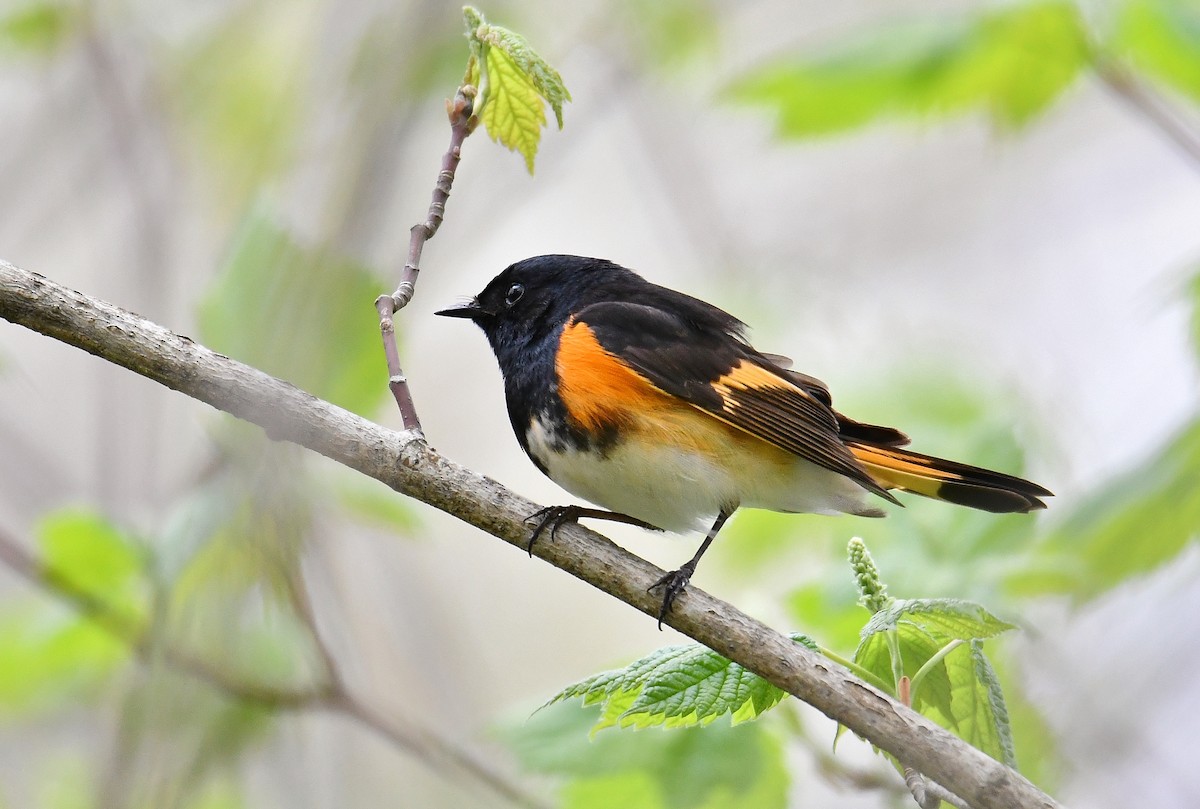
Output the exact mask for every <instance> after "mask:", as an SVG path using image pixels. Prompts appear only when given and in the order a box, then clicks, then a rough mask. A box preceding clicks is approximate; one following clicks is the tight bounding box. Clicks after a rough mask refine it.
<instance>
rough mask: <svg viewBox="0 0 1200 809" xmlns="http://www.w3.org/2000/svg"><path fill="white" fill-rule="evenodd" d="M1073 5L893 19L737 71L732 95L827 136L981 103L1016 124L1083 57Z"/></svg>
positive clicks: (1069, 78) (1037, 108)
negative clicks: (815, 51) (816, 54)
mask: <svg viewBox="0 0 1200 809" xmlns="http://www.w3.org/2000/svg"><path fill="white" fill-rule="evenodd" d="M1088 59H1089V55H1088V48H1087V40H1086V35H1085V30H1084V26H1083V22H1082V20H1081V19H1080V17H1079V13H1078V11H1077V10H1076V8H1075V6H1074V4H1072V3H1067V2H1054V1H1053V0H1051V1H1048V2H1047V1H1043V2H1032V3H1024V4H1019V5H1012V6H1002V7H999V8H990V9H988V10H987V11H982V12H978V13H976V14H974V15H972V16H969V17H963V18H959V19H951V20H948V19H945V18H939V19H927V20H920V21H916V22H914V23H910V24H907V25H905V24H897V23H891V24H888V25H887V26H886V27H884V28H881V29H879V30H876V31H873V32H870V33H869V34H867V35H864V36H862V37H860V38H858V39H857V40H855V41H852V42H847V43H839V44H838V45H836V46H832V47H831V48H830V49H829V52H828V53H827V54H826V55H825V56H823V57H820V58H812V57H809V56H803V57H799V58H797V57H788V58H786V59H783V60H781V61H778V62H775V63H772V64H768V65H767V66H765V67H763V68H760V69H757V70H754V71H752V72H750V73H749V74H747V75H745V76H743V77H741V78H740V79H738V80H737V81H736V82H735V83H734V84H733V85H732V86H731V88H730V91H729V93H730V96H731V97H732V98H733V99H734V100H737V101H741V102H744V103H749V104H756V105H762V106H767V107H770V108H773V109H774V110H775V111H776V113H777V115H778V127H779V131H780V134H781V135H783V136H785V137H793V138H795V137H811V136H814V135H827V134H832V133H835V132H841V131H845V130H848V129H852V128H855V127H859V126H862V125H864V124H867V123H869V122H872V121H876V120H878V119H880V118H884V117H887V116H910V117H911V116H918V117H945V116H952V115H958V114H962V113H965V112H969V111H972V110H984V111H986V112H987V113H988V114H989V115H990V116H991V118H992V120H993V122H995V123H996V124H997V125H999V126H1003V127H1011V128H1015V127H1019V126H1022V125H1024V124H1026V123H1028V122H1029V121H1030V120H1032V119H1033V118H1034V117H1035V116H1036V115H1037V114H1038V113H1040V112H1041V111H1042V110H1044V109H1045V108H1046V107H1047V106H1048V105H1049V104H1050V103H1051V102H1053V101H1054V99H1055V98H1057V97H1058V96H1059V95H1060V94H1061V93H1062V92H1063V91H1064V90H1065V89H1066V88H1067V87H1068V86H1070V84H1071V83H1072V82H1073V81H1074V79H1075V78H1076V77H1077V76H1078V74H1079V73H1080V71H1081V70H1082V69H1083V68H1084V67H1085V66H1086V65H1087V64H1088Z"/></svg>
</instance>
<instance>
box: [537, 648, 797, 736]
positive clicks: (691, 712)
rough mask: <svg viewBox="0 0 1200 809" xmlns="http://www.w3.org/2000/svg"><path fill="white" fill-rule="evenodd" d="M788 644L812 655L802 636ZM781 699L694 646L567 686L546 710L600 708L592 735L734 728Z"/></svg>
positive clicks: (752, 676) (770, 688) (658, 654)
mask: <svg viewBox="0 0 1200 809" xmlns="http://www.w3.org/2000/svg"><path fill="white" fill-rule="evenodd" d="M791 637H792V639H793V640H795V641H796V642H797V643H801V644H803V645H805V646H807V647H809V648H810V649H812V650H813V651H817V646H816V644H815V643H813V641H811V640H810V639H809V638H807V637H805V636H803V635H792V636H791ZM785 696H786V694H785V693H784V692H783V691H781V690H780V689H778V688H776V687H775V686H773V685H771V684H770V683H768V682H767V681H766V680H764V679H762V678H761V677H759V676H758V675H757V674H753V673H751V672H749V671H746V670H745V669H744V668H742V667H741V666H740V665H738V664H737V663H734V662H732V661H730V660H729V659H727V658H725V657H722V656H721V655H719V654H717V653H716V652H714V651H713V650H711V649H709V648H708V647H707V646H703V645H701V644H698V643H692V644H684V645H682V646H668V647H666V648H663V649H659V650H657V651H655V652H653V653H651V654H649V655H647V656H646V657H643V658H641V659H640V660H637V661H634V662H633V663H631V664H630V665H629V666H628V667H626V668H624V669H618V670H614V671H606V672H602V673H600V674H596V675H593V676H591V677H588V678H587V679H585V680H581V681H580V682H578V683H575V684H573V685H569V686H567V687H566V688H564V689H563V690H562V691H560V692H559V693H557V694H555V695H554V696H553V697H552V698H551V699H550V701H549V702H547V703H546V704H547V705H552V704H554V703H556V702H560V701H562V700H566V699H575V698H579V699H582V700H583V704H584V705H594V704H597V703H603V709H602V710H601V713H600V719H599V720H598V721H597V723H596V725H595V727H593V728H592V732H593V733H595V732H597V731H600V730H603V729H604V728H606V727H611V726H613V725H616V726H619V727H635V728H645V727H652V726H655V725H662V726H665V727H690V726H692V725H707V724H708V723H710V722H712V721H713V720H715V719H717V718H718V717H720V716H724V715H725V714H729V715H730V721H731V723H732V724H734V725H736V724H739V723H741V722H745V721H747V720H749V719H754V718H756V717H758V716H760V715H761V714H762V713H764V712H765V711H768V710H770V709H771V708H773V707H775V705H777V704H778V703H779V701H780V700H782V699H783V698H784V697H785Z"/></svg>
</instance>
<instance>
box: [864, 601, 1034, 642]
mask: <svg viewBox="0 0 1200 809" xmlns="http://www.w3.org/2000/svg"><path fill="white" fill-rule="evenodd" d="M902 622H903V623H910V624H913V625H914V626H917V627H919V628H920V629H921V630H922V631H924V632H925V633H927V634H928V635H929V636H930V637H932V638H934V639H935V640H937V641H941V642H943V643H945V642H949V641H952V640H985V639H987V638H993V637H995V636H996V635H999V634H1001V633H1002V632H1007V631H1008V630H1010V629H1015V628H1016V627H1014V626H1013V625H1012V624H1010V623H1007V622H1005V621H1001V620H1000V619H999V618H997V617H996V616H994V615H992V614H991V613H990V612H988V611H987V610H986V609H984V608H983V607H981V606H980V605H978V604H974V603H972V602H970V601H960V600H957V599H951V598H924V599H922V598H916V599H897V600H895V601H894V602H892V603H891V604H889V605H888V606H887V607H886V608H884V609H882V610H880V611H879V612H877V613H875V614H874V615H872V616H871V620H870V621H868V622H867V625H866V626H865V627H863V630H862V637H863V639H864V640H865V639H867V638H869V637H870V636H871V635H874V634H875V633H877V632H883V631H885V630H889V629H895V628H896V627H897V626H898V625H899V624H900V623H902Z"/></svg>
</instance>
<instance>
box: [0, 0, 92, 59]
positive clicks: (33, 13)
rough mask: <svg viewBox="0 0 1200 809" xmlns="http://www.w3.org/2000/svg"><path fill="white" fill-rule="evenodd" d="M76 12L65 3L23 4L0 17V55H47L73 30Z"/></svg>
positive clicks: (74, 8)
mask: <svg viewBox="0 0 1200 809" xmlns="http://www.w3.org/2000/svg"><path fill="white" fill-rule="evenodd" d="M77 17H78V13H77V11H76V7H75V6H74V5H71V4H67V3H59V2H40V3H26V4H24V5H22V6H20V7H19V8H15V9H13V10H12V11H10V12H8V13H7V14H5V15H3V16H0V53H3V52H4V51H10V52H20V51H24V52H26V53H33V54H38V55H47V54H50V53H52V52H54V51H56V50H57V49H58V48H60V47H61V46H62V45H63V43H64V42H65V41H66V39H67V37H68V36H69V35H70V34H71V33H72V32H73V31H74V29H75V23H76V19H77Z"/></svg>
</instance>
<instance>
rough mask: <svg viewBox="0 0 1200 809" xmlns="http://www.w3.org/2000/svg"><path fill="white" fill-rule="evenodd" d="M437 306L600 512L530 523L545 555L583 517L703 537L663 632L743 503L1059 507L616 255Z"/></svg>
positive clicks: (678, 582)
mask: <svg viewBox="0 0 1200 809" xmlns="http://www.w3.org/2000/svg"><path fill="white" fill-rule="evenodd" d="M436 314H437V315H441V316H444V317H453V318H465V319H467V320H471V321H473V322H474V323H475V324H476V325H478V326H479V327H480V328H481V329H482V330H483V333H484V335H485V336H486V337H487V340H488V343H489V344H490V345H491V348H492V351H493V353H494V354H495V356H496V360H497V363H498V364H499V366H500V371H501V375H502V376H503V378H504V395H505V401H506V403H507V407H508V417H509V421H510V422H511V424H512V429H513V432H514V433H515V435H516V438H517V442H518V443H519V444H520V446H521V449H522V450H524V451H525V453H526V455H528V456H529V458H530V459H531V460H532V461H533V463H534V465H535V466H537V468H538V469H539V470H541V471H542V472H543V473H544V474H545V475H547V476H548V477H549V478H550V479H551V480H553V481H554V482H555V483H557V484H558V485H559V486H560V487H562V488H563V489H565V490H566V491H568V492H570V493H571V494H573V495H575V496H577V497H580V498H583V499H584V500H587V501H589V502H590V503H593V504H595V505H597V506H600V507H601V508H589V507H586V506H580V505H564V506H550V507H547V508H543V509H541V510H539V511H537V512H535V513H534V514H532V515H530V517H529V518H528V521H529V522H531V523H535V525H534V527H533V529H532V531H531V535H530V539H529V549H530V552H531V553H532V549H533V544H534V542H536V541H537V540H538V538H539V537H540V536H542V535H543V534H548V536H549V537H550V538H551V539H553V537H554V534H555V532H556V531H557V530H558V528H559V527H560V526H561V525H563V524H565V523H568V522H574V521H576V520H578V519H581V518H591V519H602V520H611V521H616V522H622V523H629V524H632V525H637V526H640V527H642V528H647V529H656V530H663V531H669V532H678V533H686V532H689V531H695V530H701V531H703V530H706V529H707V530H706V533H705V536H704V539H703V541H702V542H701V544H700V546H699V548H698V550H697V551H696V553H695V555H694V556H693V557H692V558H691V559H690V560H688V561H687V562H686V563H684V564H683V565H682V566H680V567H679V568H677V569H676V570H673V571H671V572H669V573H667V574H666V575H664V576H663V577H662V578H660V579H658V580H657V581H656V582H655V583H654V584H653V585H651V587H650V588H648V589H649V590H650V591H655V590H661V591H662V601H661V604H660V607H659V612H658V622H659V628H660V629H661V627H662V622H663V620H664V619H665V618H666V617H667V615H668V613H669V612H670V610H671V607H672V605H673V604H674V602H675V600H676V598H677V597H678V596H679V595H680V593H682V592H683V591H684V589H685V588H686V587H687V585H688V583H689V581H690V580H691V577H692V576H693V575H694V574H695V571H696V566H697V564H698V563H699V561H700V558H701V557H702V556H703V555H704V553H705V551H707V550H708V548H709V546H711V545H712V542H713V540H714V539H715V538H716V536H717V534H718V533H719V532H720V530H721V527H722V526H723V525H724V524H725V522H726V521H727V520H728V519H729V518H730V516H732V515H733V513H734V512H735V511H736V510H737V509H739V508H760V509H770V510H772V511H778V512H786V513H815V514H854V515H859V516H864V517H882V516H884V514H885V512H884V510H883V509H882V508H881V507H880V506H881V504H882V503H884V502H886V503H891V504H893V505H903V504H902V503H901V502H900V501H899V500H898V499H897V498H896V496H895V495H894V494H892V492H893V491H902V492H909V493H912V494H917V495H922V496H924V497H928V498H932V499H935V500H942V501H946V502H949V503H954V504H957V505H960V506H967V507H970V508H974V509H981V510H983V511H989V512H994V513H1008V512H1021V513H1024V512H1030V511H1035V510H1038V509H1042V508H1045V503H1044V502H1043V501H1042V499H1041V498H1043V497H1047V496H1052V493H1051V492H1050V491H1049V490H1047V489H1045V488H1043V487H1042V486H1039V485H1037V484H1036V483H1032V482H1030V481H1028V480H1023V479H1021V478H1019V477H1015V476H1012V475H1007V474H1004V473H1002V472H995V471H991V470H988V469H983V468H980V467H977V466H971V465H968V464H964V463H958V462H955V461H949V460H943V459H941V458H935V457H932V456H929V455H922V454H919V453H916V452H912V451H910V450H908V449H906V448H905V447H906V445H907V444H908V443H909V439H908V436H906V435H905V434H904V433H902V432H900V431H899V430H896V429H893V428H891V427H883V426H878V425H872V424H866V423H863V422H859V421H855V420H853V419H851V418H848V417H847V416H844V415H842V414H841V413H839V412H838V411H836V410H834V408H833V399H832V397H831V395H830V392H829V389H828V387H827V386H826V385H825V384H824V383H822V382H821V381H820V380H818V379H816V378H815V377H812V376H808V375H806V374H803V373H800V372H798V371H795V370H792V368H791V361H790V360H789V359H787V358H786V357H783V356H781V355H778V354H770V353H766V352H762V351H759V350H757V349H755V348H754V347H753V346H752V345H751V344H750V342H749V341H748V339H747V337H746V329H747V327H746V325H745V324H744V323H743V322H742V321H740V320H739V319H738V318H736V317H734V316H733V315H730V314H728V313H727V312H725V311H723V310H722V309H719V308H717V307H716V306H713V305H712V304H709V303H706V302H704V301H702V300H700V299H698V298H694V297H692V296H690V295H686V294H684V293H682V292H677V291H675V290H672V289H669V288H667V287H663V286H659V285H657V284H654V283H652V282H650V281H647V280H645V279H644V278H642V277H641V276H640V275H638V274H637V273H635V272H634V271H632V270H629V269H626V268H625V267H622V266H621V265H619V264H616V263H614V262H612V261H608V260H605V259H599V258H587V257H583V256H572V255H543V256H535V257H532V258H528V259H525V260H523V261H518V262H516V263H514V264H512V265H510V266H508V267H507V268H505V269H504V270H503V271H502V272H501V273H500V274H499V275H497V276H496V277H495V278H493V279H492V281H491V282H489V283H488V284H487V286H486V287H484V289H483V291H482V292H480V293H479V294H478V295H475V296H473V297H470V298H464V299H461V300H460V301H459V302H458V303H456V304H455V305H454V306H451V307H449V308H446V309H442V310H440V311H438V312H436Z"/></svg>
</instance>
